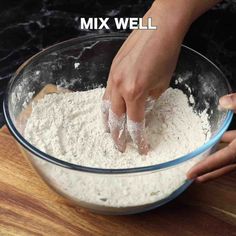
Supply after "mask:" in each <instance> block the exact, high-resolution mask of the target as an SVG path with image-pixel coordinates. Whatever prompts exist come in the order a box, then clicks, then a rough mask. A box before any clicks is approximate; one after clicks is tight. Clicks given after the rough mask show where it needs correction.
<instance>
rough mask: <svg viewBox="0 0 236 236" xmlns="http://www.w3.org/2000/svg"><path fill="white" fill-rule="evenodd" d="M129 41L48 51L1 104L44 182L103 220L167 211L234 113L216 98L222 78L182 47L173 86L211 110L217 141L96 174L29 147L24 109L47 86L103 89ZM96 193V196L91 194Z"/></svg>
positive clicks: (109, 38)
mask: <svg viewBox="0 0 236 236" xmlns="http://www.w3.org/2000/svg"><path fill="white" fill-rule="evenodd" d="M126 37H127V35H123V34H107V35H92V36H91V35H90V36H85V37H79V38H75V39H71V40H68V41H66V42H62V43H59V44H56V45H54V46H52V47H49V48H47V49H45V50H43V51H42V52H40V53H38V54H36V55H35V56H33V57H32V58H30V59H29V60H28V61H26V62H25V63H24V64H23V65H22V66H21V67H20V68H19V69H18V70H17V71H16V73H15V75H14V76H13V78H12V79H11V81H10V82H9V85H8V88H7V92H6V97H5V100H4V115H5V118H6V122H7V125H8V128H9V129H10V131H11V132H12V134H13V135H14V137H15V138H16V140H17V141H18V142H19V143H20V144H21V145H22V147H23V149H24V150H25V153H26V156H27V157H28V159H29V160H30V162H31V163H32V165H33V166H34V168H35V169H36V170H37V172H38V173H39V174H40V175H41V176H42V178H43V179H44V181H45V182H46V183H47V184H48V185H49V186H51V187H52V188H53V189H55V190H56V191H57V192H58V193H60V194H62V195H64V196H65V197H67V198H69V199H71V200H73V201H74V202H75V203H77V204H78V205H79V206H83V207H85V208H87V209H90V210H92V211H95V212H99V213H104V214H132V213H138V212H143V211H146V210H149V209H153V208H155V207H158V206H160V205H163V204H165V203H167V202H169V201H170V200H172V199H174V198H175V197H176V196H178V195H179V194H180V193H182V192H183V191H184V190H185V189H186V188H187V187H188V186H189V185H190V184H191V181H190V180H187V179H186V173H187V171H188V170H189V169H190V168H191V167H192V166H193V165H194V164H196V163H197V162H199V161H200V160H202V159H203V158H205V157H206V156H207V155H209V153H211V152H212V151H213V150H214V147H215V146H216V144H217V143H218V142H219V140H220V138H221V136H222V135H223V133H224V132H225V131H226V129H227V128H228V126H229V124H230V121H231V119H232V115H233V114H232V112H231V111H219V110H218V109H217V107H218V100H219V98H220V97H221V96H222V95H225V94H227V93H229V92H230V91H231V89H230V86H229V84H228V82H227V80H226V78H225V76H224V75H223V73H222V72H221V71H220V70H219V69H218V68H217V67H216V66H215V65H214V64H213V63H212V62H210V61H209V60H208V59H207V58H205V57H204V56H202V55H200V54H199V53H198V52H196V51H194V50H192V49H190V48H188V47H186V46H182V49H181V53H180V57H179V61H178V65H177V68H176V71H175V73H174V75H173V79H172V82H171V86H172V87H177V88H179V89H181V90H183V92H184V93H185V94H187V95H188V97H189V96H190V90H189V88H190V89H191V93H192V95H193V97H194V98H195V101H196V103H195V105H194V109H195V110H196V111H203V110H205V109H206V110H207V113H208V114H209V117H210V118H209V121H210V124H211V132H212V137H211V139H210V140H209V141H208V142H207V143H205V144H204V145H202V146H201V147H199V148H198V149H197V150H195V151H193V152H192V153H189V154H187V155H185V156H181V157H179V158H177V159H175V160H172V161H168V162H165V163H161V164H157V165H153V166H147V167H139V168H131V169H99V168H90V167H86V166H79V165H75V164H71V163H67V162H65V161H62V160H59V159H57V157H56V156H55V157H53V156H50V155H48V154H46V153H44V152H42V151H40V150H38V149H37V148H36V147H34V146H33V145H31V144H30V143H29V142H28V141H27V140H26V139H25V138H24V135H23V132H24V125H25V123H26V121H27V119H19V116H20V114H21V113H22V111H24V108H25V107H26V106H27V104H29V103H30V102H31V101H32V99H33V98H34V97H35V96H36V95H37V93H38V92H39V91H41V90H42V89H43V88H44V87H45V86H46V85H47V84H54V85H58V86H59V87H64V88H68V89H70V90H73V91H78V90H79V91H81V90H89V89H92V88H96V87H98V86H101V85H102V86H105V85H106V81H107V77H108V72H109V68H110V65H111V62H112V59H113V57H114V56H115V54H116V52H117V51H118V49H119V48H120V46H121V45H122V43H123V42H124V40H125V39H126ZM144 60H145V58H144ZM179 78H182V79H179ZM183 78H184V79H183ZM176 81H178V82H176ZM193 125H194V124H193ZM81 153H82V150H81ZM94 155H96V153H94ZM84 158H86V157H84ZM174 168H175V169H178V170H179V172H178V173H179V174H178V176H175V177H176V178H177V179H178V184H177V185H175V186H173V185H171V184H169V185H168V184H167V183H169V182H168V181H166V180H167V178H170V176H171V172H172V170H173V169H174ZM157 182H158V183H159V185H157V184H156V183H157ZM127 183H130V185H129V184H128V185H127ZM127 186H128V187H127ZM158 186H164V188H165V191H164V192H163V191H161V193H160V191H159V189H158ZM94 188H96V191H97V195H96V196H95V195H94V194H91V190H93V189H94ZM127 188H128V189H127ZM146 188H148V189H149V190H150V192H149V196H143V195H142V194H147V193H145V191H140V190H142V189H146ZM117 192H119V198H118V197H117V194H116V193H117ZM142 192H143V193H142ZM141 195H142V196H141ZM124 199H125V201H124ZM145 199H148V200H145ZM124 202H126V204H124Z"/></svg>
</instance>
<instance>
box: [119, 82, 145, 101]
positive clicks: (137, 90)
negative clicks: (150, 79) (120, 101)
mask: <svg viewBox="0 0 236 236" xmlns="http://www.w3.org/2000/svg"><path fill="white" fill-rule="evenodd" d="M144 90H145V85H144V83H142V81H138V80H134V81H133V83H132V84H130V85H129V86H127V87H126V88H125V91H124V93H125V98H126V99H127V100H128V101H133V100H137V99H138V98H140V97H141V96H142V95H143V93H144Z"/></svg>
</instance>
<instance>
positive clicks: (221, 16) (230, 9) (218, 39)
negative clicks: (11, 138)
mask: <svg viewBox="0 0 236 236" xmlns="http://www.w3.org/2000/svg"><path fill="white" fill-rule="evenodd" d="M151 3H152V1H151V0H118V1H108V0H107V1H104V0H20V1H19V0H8V1H0V103H2V99H3V93H4V90H5V88H6V85H7V83H8V81H9V79H10V78H11V76H12V74H13V73H14V71H15V70H16V69H17V67H18V66H19V65H20V64H22V63H23V62H24V61H25V60H26V59H27V58H29V57H30V56H32V55H33V54H35V53H37V52H38V51H40V50H42V49H43V48H45V47H47V46H49V45H52V44H54V43H56V42H60V41H63V40H66V39H70V38H73V37H77V36H80V35H85V34H90V33H95V31H94V30H93V31H88V30H81V29H80V25H79V21H78V19H79V17H86V16H88V17H92V16H101V17H105V16H109V17H132V16H138V17H141V16H143V15H144V13H145V12H146V11H147V9H148V8H149V7H150V5H151ZM235 22H236V0H225V1H223V2H222V3H221V4H219V5H217V6H216V7H214V8H213V9H212V10H210V11H208V12H207V13H206V14H204V15H203V16H201V17H200V18H199V19H198V20H197V21H196V22H195V23H194V24H193V25H192V27H191V29H190V30H189V32H188V34H187V36H186V38H185V40H184V43H185V44H186V45H188V46H190V47H192V48H193V49H195V50H197V51H199V52H201V53H202V54H204V55H205V56H207V57H208V58H209V59H211V60H212V61H213V62H215V63H216V64H217V65H218V66H219V67H220V68H221V69H222V70H223V72H224V73H225V74H226V76H227V77H228V79H229V80H230V83H231V85H232V86H233V88H234V89H236V25H235ZM111 31H115V29H114V27H113V29H111ZM102 32H103V31H99V32H98V33H102ZM3 123H4V120H3V116H2V107H1V108H0V126H1V125H2V124H3Z"/></svg>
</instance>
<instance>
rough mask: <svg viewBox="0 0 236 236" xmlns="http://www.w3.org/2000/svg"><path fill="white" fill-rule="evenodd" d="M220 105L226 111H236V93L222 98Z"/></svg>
mask: <svg viewBox="0 0 236 236" xmlns="http://www.w3.org/2000/svg"><path fill="white" fill-rule="evenodd" d="M219 105H220V107H221V108H224V109H229V110H236V93H231V94H228V95H225V96H223V97H221V98H220V100H219Z"/></svg>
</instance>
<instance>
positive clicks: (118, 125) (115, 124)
mask: <svg viewBox="0 0 236 236" xmlns="http://www.w3.org/2000/svg"><path fill="white" fill-rule="evenodd" d="M125 109H126V108H125V102H124V99H123V98H122V97H121V95H120V94H119V93H118V92H117V91H116V90H113V91H112V96H111V107H110V109H109V118H108V125H109V129H110V132H111V136H112V139H113V141H114V143H115V146H116V148H117V149H118V150H119V151H120V152H124V151H125V148H126V127H125V126H126V114H125Z"/></svg>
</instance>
